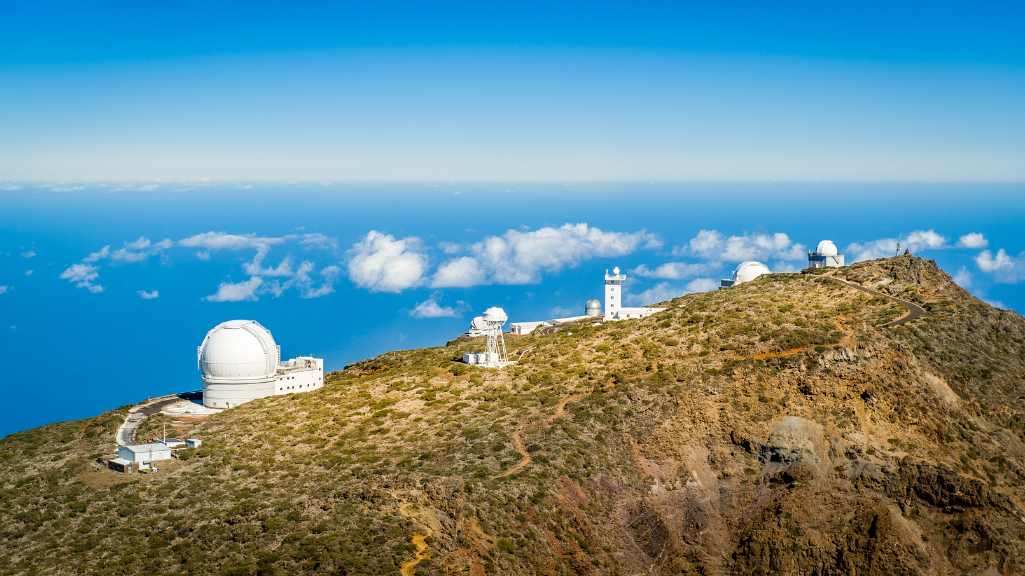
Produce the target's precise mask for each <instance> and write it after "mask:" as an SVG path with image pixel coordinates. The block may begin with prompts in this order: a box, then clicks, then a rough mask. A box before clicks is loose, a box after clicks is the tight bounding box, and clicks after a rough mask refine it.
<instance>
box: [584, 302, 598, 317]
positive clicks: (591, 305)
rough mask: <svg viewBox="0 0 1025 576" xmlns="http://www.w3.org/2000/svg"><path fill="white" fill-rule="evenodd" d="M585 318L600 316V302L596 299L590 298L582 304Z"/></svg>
mask: <svg viewBox="0 0 1025 576" xmlns="http://www.w3.org/2000/svg"><path fill="white" fill-rule="evenodd" d="M584 315H585V316H601V302H599V301H598V299H597V298H591V299H590V300H588V301H587V302H586V303H585V304H584Z"/></svg>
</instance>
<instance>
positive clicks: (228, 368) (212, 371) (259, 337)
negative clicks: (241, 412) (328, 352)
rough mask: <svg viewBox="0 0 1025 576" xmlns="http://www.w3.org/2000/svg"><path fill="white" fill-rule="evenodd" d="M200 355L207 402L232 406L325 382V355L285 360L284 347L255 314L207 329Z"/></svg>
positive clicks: (200, 368)
mask: <svg viewBox="0 0 1025 576" xmlns="http://www.w3.org/2000/svg"><path fill="white" fill-rule="evenodd" d="M196 356H197V362H198V364H199V370H200V372H201V373H202V375H203V405H204V406H206V407H208V408H233V407H235V406H238V405H240V404H245V403H246V402H249V401H250V400H255V399H257V398H263V397H265V396H275V395H280V394H292V393H294V392H309V391H311V390H317V389H319V388H321V387H323V385H324V360H323V359H321V358H314V357H312V356H299V357H298V358H292V359H291V360H288V361H285V362H281V361H280V359H281V347H280V346H278V345H277V343H276V342H275V341H274V337H273V336H272V335H271V333H270V330H267V329H266V328H264V327H263V326H261V325H260V323H259V322H256V321H255V320H229V321H228V322H222V323H220V324H218V325H217V326H215V327H214V328H213V329H212V330H210V331H209V332H207V335H206V338H204V339H203V343H202V344H201V345H200V346H199V348H198V349H197V355H196Z"/></svg>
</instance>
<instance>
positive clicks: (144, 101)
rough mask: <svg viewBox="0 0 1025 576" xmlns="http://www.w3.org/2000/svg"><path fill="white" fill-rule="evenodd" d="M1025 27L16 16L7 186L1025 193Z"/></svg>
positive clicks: (759, 6) (116, 11) (1010, 9)
mask: <svg viewBox="0 0 1025 576" xmlns="http://www.w3.org/2000/svg"><path fill="white" fill-rule="evenodd" d="M1022 6H1023V5H1022V4H1021V3H1018V2H1014V3H1012V2H1007V3H1002V2H991V3H984V4H979V3H967V2H966V3H943V2H930V3H915V4H912V3H882V2H880V3H857V4H854V3H852V4H850V5H847V6H835V5H832V4H829V5H827V4H823V3H811V2H808V3H788V4H787V5H786V6H767V5H764V4H763V3H734V4H731V6H729V7H723V6H721V5H720V3H677V2H645V3H618V4H617V3H601V2H597V3H594V2H588V3H583V2H581V3H575V2H566V3H540V2H538V3H531V2H517V3H501V4H498V3H484V2H477V3H455V2H440V3H373V6H368V5H366V4H359V3H340V4H332V5H325V4H321V3H290V2H276V3H269V2H254V3H245V4H244V5H242V4H239V3H218V2H202V3H199V2H197V3H175V4H173V5H170V4H161V3H148V2H141V3H131V4H129V3H122V4H117V3H109V4H105V5H99V6H98V5H95V4H88V5H87V4H82V3H72V2H68V3H54V2H32V3H16V4H8V5H5V6H4V7H3V8H2V10H3V14H2V15H3V17H2V18H0V125H2V126H3V127H4V130H3V133H2V135H0V179H4V180H17V181H25V180H31V181H55V180H57V181H62V180H93V181H126V180H127V181H140V180H147V181H148V180H161V181H167V180H172V181H175V180H199V179H210V180H247V181H282V180H286V181H293V180H300V181H321V180H330V181H346V180H401V181H425V180H426V181H440V182H449V181H496V180H497V181H551V180H559V181H565V180H570V181H674V180H692V181H693V180H698V181H707V180H724V181H764V180H772V181H779V180H785V181H786V180H791V181H792V180H797V181H838V180H843V181H880V180H882V181H1020V180H1022V179H1023V178H1025V163H1023V162H1021V161H1020V160H1021V158H1022V157H1023V156H1025V115H1023V114H1021V113H1020V99H1021V94H1023V93H1025V43H1023V42H1021V38H1022V37H1025V8H1023V7H1022Z"/></svg>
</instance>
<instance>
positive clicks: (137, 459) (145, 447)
mask: <svg viewBox="0 0 1025 576" xmlns="http://www.w3.org/2000/svg"><path fill="white" fill-rule="evenodd" d="M170 459H171V447H170V446H168V445H167V444H165V443H163V442H151V443H149V444H130V445H128V446H118V447H117V458H115V459H114V460H112V461H111V462H112V463H113V464H115V465H117V466H119V467H122V468H124V469H125V470H124V471H126V472H127V471H128V470H129V469H131V468H132V467H134V468H135V469H138V470H148V469H149V468H150V465H151V464H152V463H153V462H160V461H161V460H170Z"/></svg>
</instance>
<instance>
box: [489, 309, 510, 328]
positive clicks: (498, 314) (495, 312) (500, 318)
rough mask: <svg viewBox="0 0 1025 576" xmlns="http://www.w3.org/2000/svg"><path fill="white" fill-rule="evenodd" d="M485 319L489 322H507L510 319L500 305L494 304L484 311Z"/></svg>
mask: <svg viewBox="0 0 1025 576" xmlns="http://www.w3.org/2000/svg"><path fill="white" fill-rule="evenodd" d="M484 319H485V320H487V321H488V322H498V323H500V324H505V321H506V320H508V319H509V316H508V315H507V314H506V313H505V310H502V309H501V308H499V307H498V306H492V307H491V308H488V309H487V310H485V311H484Z"/></svg>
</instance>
